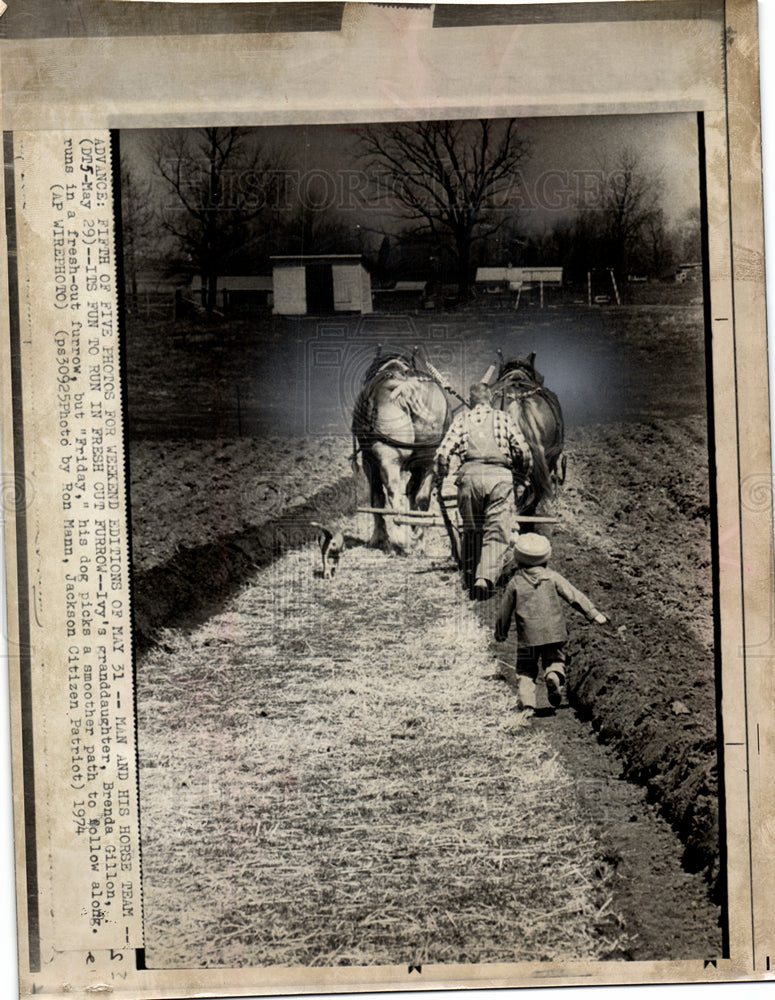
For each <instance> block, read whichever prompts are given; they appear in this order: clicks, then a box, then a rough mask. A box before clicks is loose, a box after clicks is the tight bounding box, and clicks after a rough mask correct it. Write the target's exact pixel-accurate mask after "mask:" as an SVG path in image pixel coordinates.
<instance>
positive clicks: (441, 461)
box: [434, 403, 533, 478]
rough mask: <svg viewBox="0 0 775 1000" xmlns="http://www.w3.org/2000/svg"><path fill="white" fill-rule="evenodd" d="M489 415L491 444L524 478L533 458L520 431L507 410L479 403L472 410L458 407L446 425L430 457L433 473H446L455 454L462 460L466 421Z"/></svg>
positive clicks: (467, 424) (464, 447) (464, 453)
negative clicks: (441, 439)
mask: <svg viewBox="0 0 775 1000" xmlns="http://www.w3.org/2000/svg"><path fill="white" fill-rule="evenodd" d="M492 415H494V417H493V432H494V434H495V443H496V444H497V446H498V448H499V449H500V451H501V452H502V453H503V457H504V459H505V461H506V462H508V463H509V464H510V465H511V467H512V468H513V469H515V470H516V471H517V472H519V473H520V474H521V475H522V476H523V477H524V478H527V476H528V474H529V472H530V469H531V468H532V465H533V458H532V455H531V454H530V448H529V447H528V445H527V442H526V441H525V439H524V437H523V436H522V432H521V431H520V429H519V428H518V427H517V425H516V424H515V423H514V421H513V420H512V419H511V417H510V416H509V415H508V413H505V412H504V411H503V410H493V409H492V407H491V406H490V405H489V404H488V403H480V404H479V405H478V406H475V407H474V408H473V410H461V411H460V413H458V415H457V416H456V417H455V419H454V420H453V421H452V423H451V424H450V425H449V429H448V430H447V433H446V434H445V435H444V440H443V441H442V442H441V444H440V445H439V447H438V449H437V451H436V457H435V459H434V467H435V470H436V473H437V475H441V476H446V474H447V472H448V470H449V460H450V458H452V456H453V455H459V456H460V460H461V462H465V460H466V452H467V451H468V426H469V421H471V423H473V424H483V423H484V422H485V420H489V418H490V416H492Z"/></svg>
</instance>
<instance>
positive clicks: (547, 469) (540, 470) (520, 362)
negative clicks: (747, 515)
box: [490, 352, 566, 515]
mask: <svg viewBox="0 0 775 1000" xmlns="http://www.w3.org/2000/svg"><path fill="white" fill-rule="evenodd" d="M534 361H535V352H533V353H532V354H530V355H529V356H528V357H527V358H511V359H510V360H509V361H506V362H504V363H503V365H502V366H501V371H500V375H499V376H498V380H497V381H496V382H495V383H494V385H492V386H491V387H490V388H491V391H492V399H493V406H495V407H496V408H500V409H501V410H507V411H508V413H509V414H510V416H511V417H512V419H513V420H514V421H515V422H516V423H517V425H518V426H519V429H520V430H521V431H522V434H523V436H524V438H525V440H526V441H527V443H528V446H529V447H530V451H531V453H532V455H533V468H532V471H531V473H530V477H529V479H528V482H527V485H526V488H525V492H524V493H523V495H522V497H521V498H520V500H519V502H518V512H519V513H520V514H527V515H532V514H535V511H536V507H537V506H538V504H539V503H540V502H541V501H542V500H543V499H544V498H545V497H549V496H551V495H552V493H553V492H554V488H555V486H556V485H557V484H558V483H562V482H563V481H564V480H565V465H566V459H565V456H564V455H563V454H562V448H563V443H564V425H563V420H562V409H561V407H560V402H559V400H558V399H557V397H556V396H555V394H554V393H553V392H551V391H550V390H549V389H546V388H545V387H544V377H543V375H541V374H540V373H539V372H537V371H536V369H535V365H534Z"/></svg>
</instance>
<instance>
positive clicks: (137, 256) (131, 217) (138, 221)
mask: <svg viewBox="0 0 775 1000" xmlns="http://www.w3.org/2000/svg"><path fill="white" fill-rule="evenodd" d="M160 226H161V221H160V219H159V217H158V215H157V213H156V211H155V209H154V199H153V195H152V185H151V184H150V182H148V181H145V182H143V181H141V180H139V179H138V178H137V176H136V174H135V172H134V171H132V170H131V169H130V167H129V164H128V162H127V160H126V159H125V157H124V156H122V157H121V244H122V256H123V262H124V282H125V294H126V297H127V301H128V304H129V306H130V308H131V309H136V308H137V288H138V274H139V272H140V270H141V268H142V267H143V266H145V267H147V266H149V264H150V263H151V262H152V260H153V258H154V256H155V251H156V244H157V240H156V237H157V235H158V232H159V228H160Z"/></svg>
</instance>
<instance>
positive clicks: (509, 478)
mask: <svg viewBox="0 0 775 1000" xmlns="http://www.w3.org/2000/svg"><path fill="white" fill-rule="evenodd" d="M469 406H470V409H468V410H461V411H460V412H459V413H458V414H457V416H456V417H455V418H454V420H453V421H452V423H451V424H450V426H449V429H448V430H447V433H446V434H445V435H444V438H443V440H442V442H441V444H440V445H439V447H438V449H437V451H436V455H435V457H434V475H435V479H436V482H437V483H441V481H442V480H443V479H444V477H445V476H446V475H447V473H448V471H449V463H450V459H451V458H452V456H453V455H457V456H458V457H459V459H460V462H461V465H460V468H459V469H458V472H457V477H456V479H455V485H456V486H457V496H458V511H459V513H460V517H461V521H462V538H461V541H462V546H461V547H462V553H461V557H462V564H463V582H464V585H465V587H466V589H467V590H468V591H469V593H470V595H471V596H472V597H474V598H477V599H479V600H484V599H486V598H487V597H488V596H489V595H490V593H491V592H492V590H493V587H494V584H495V581H496V580H497V579H498V576H499V574H500V569H501V564H502V562H503V556H504V553H505V551H506V547H507V545H508V543H509V540H510V535H511V527H512V520H513V516H514V512H515V492H514V491H515V486H516V489H517V490H522V489H524V482H525V479H526V477H527V476H528V474H529V473H530V468H531V464H532V458H531V454H530V449H529V447H528V445H527V442H526V441H525V439H524V437H523V436H522V433H521V431H520V430H519V428H518V427H517V426H516V424H515V423H514V421H513V420H512V419H511V417H509V415H508V414H507V413H505V412H502V411H500V410H493V408H492V406H491V405H490V391H489V389H488V388H487V386H486V385H485V384H484V383H481V382H476V383H474V385H472V386H471V388H470V390H469Z"/></svg>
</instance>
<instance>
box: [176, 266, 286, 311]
mask: <svg viewBox="0 0 775 1000" xmlns="http://www.w3.org/2000/svg"><path fill="white" fill-rule="evenodd" d="M216 287H217V289H218V296H219V306H220V307H222V308H223V311H224V312H227V311H228V309H229V307H230V306H238V305H246V304H255V305H267V304H268V303H269V302H270V300H271V295H272V279H271V277H269V276H263V275H258V274H221V275H219V276H218V279H217V285H216ZM191 294H192V297H193V298H194V300H195V301H197V302H198V301H199V299H200V296H201V294H202V279H201V278H200V277H199V276H198V275H196V276H195V277H194V278H192V279H191Z"/></svg>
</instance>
